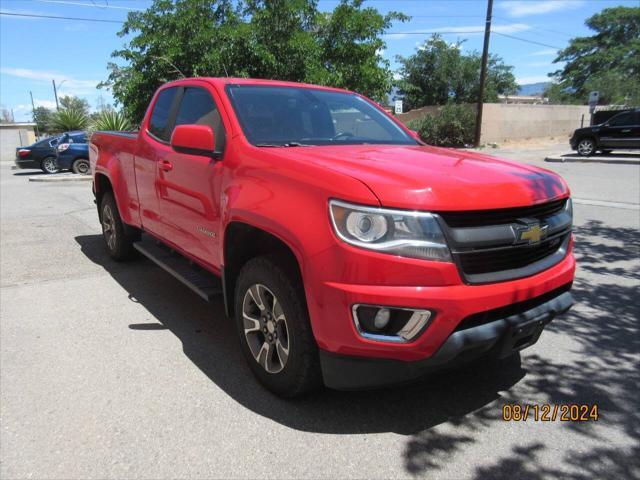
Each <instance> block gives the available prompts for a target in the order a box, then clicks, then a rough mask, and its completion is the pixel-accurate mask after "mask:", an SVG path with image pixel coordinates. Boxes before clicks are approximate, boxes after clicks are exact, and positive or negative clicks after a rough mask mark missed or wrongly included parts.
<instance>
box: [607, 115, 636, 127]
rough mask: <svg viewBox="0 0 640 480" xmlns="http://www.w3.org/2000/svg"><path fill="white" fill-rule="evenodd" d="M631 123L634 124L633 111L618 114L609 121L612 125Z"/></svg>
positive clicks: (621, 125)
mask: <svg viewBox="0 0 640 480" xmlns="http://www.w3.org/2000/svg"><path fill="white" fill-rule="evenodd" d="M631 124H633V114H632V113H631V112H629V113H621V114H619V115H616V116H615V117H613V118H612V119H611V120H610V121H609V125H610V126H612V127H625V126H627V125H631Z"/></svg>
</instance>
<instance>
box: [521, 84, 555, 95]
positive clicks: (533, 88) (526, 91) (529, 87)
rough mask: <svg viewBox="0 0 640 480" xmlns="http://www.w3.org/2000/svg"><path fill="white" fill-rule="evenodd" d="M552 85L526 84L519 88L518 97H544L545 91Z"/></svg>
mask: <svg viewBox="0 0 640 480" xmlns="http://www.w3.org/2000/svg"><path fill="white" fill-rule="evenodd" d="M550 84H551V82H538V83H526V84H524V85H519V86H518V95H522V96H525V97H532V96H535V95H542V93H543V92H544V90H545V89H546V88H547V87H548V86H549V85H550Z"/></svg>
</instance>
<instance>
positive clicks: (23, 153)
mask: <svg viewBox="0 0 640 480" xmlns="http://www.w3.org/2000/svg"><path fill="white" fill-rule="evenodd" d="M30 153H31V150H29V149H28V148H21V149H20V150H18V155H20V157H26V156H27V155H29V154H30Z"/></svg>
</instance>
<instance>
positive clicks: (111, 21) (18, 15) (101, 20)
mask: <svg viewBox="0 0 640 480" xmlns="http://www.w3.org/2000/svg"><path fill="white" fill-rule="evenodd" d="M0 15H9V16H12V17H29V18H52V19H55V20H79V21H82V22H102V23H120V24H123V23H124V21H122V20H106V19H104V18H80V17H58V16H55V15H36V14H35V13H13V12H0Z"/></svg>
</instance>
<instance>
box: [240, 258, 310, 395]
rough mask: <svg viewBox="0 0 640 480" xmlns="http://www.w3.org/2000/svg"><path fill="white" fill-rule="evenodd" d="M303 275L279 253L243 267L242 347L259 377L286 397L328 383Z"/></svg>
mask: <svg viewBox="0 0 640 480" xmlns="http://www.w3.org/2000/svg"><path fill="white" fill-rule="evenodd" d="M298 277H299V275H297V274H296V273H295V272H293V269H291V268H287V267H286V261H285V260H284V259H283V258H281V257H278V256H275V255H267V256H264V257H258V258H255V259H253V260H250V261H249V262H248V263H247V264H246V265H245V266H244V267H243V268H242V270H241V271H240V274H239V276H238V281H237V283H236V291H235V317H236V327H237V329H238V335H239V337H240V343H241V348H242V352H243V354H244V356H245V358H246V360H247V362H248V363H249V367H250V368H251V370H252V371H253V373H254V375H255V376H256V377H257V378H258V380H259V381H260V382H261V383H262V384H263V385H264V386H265V387H266V388H267V389H269V390H271V391H272V392H274V393H276V394H277V395H280V396H283V397H295V396H299V395H302V394H304V393H307V392H309V391H312V390H315V389H317V388H319V387H320V386H321V385H322V376H321V373H320V363H319V358H318V348H317V345H316V343H315V339H314V338H313V334H312V332H311V325H310V322H309V314H308V312H307V306H306V302H305V298H304V292H303V289H302V285H301V282H300V281H299V278H298Z"/></svg>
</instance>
